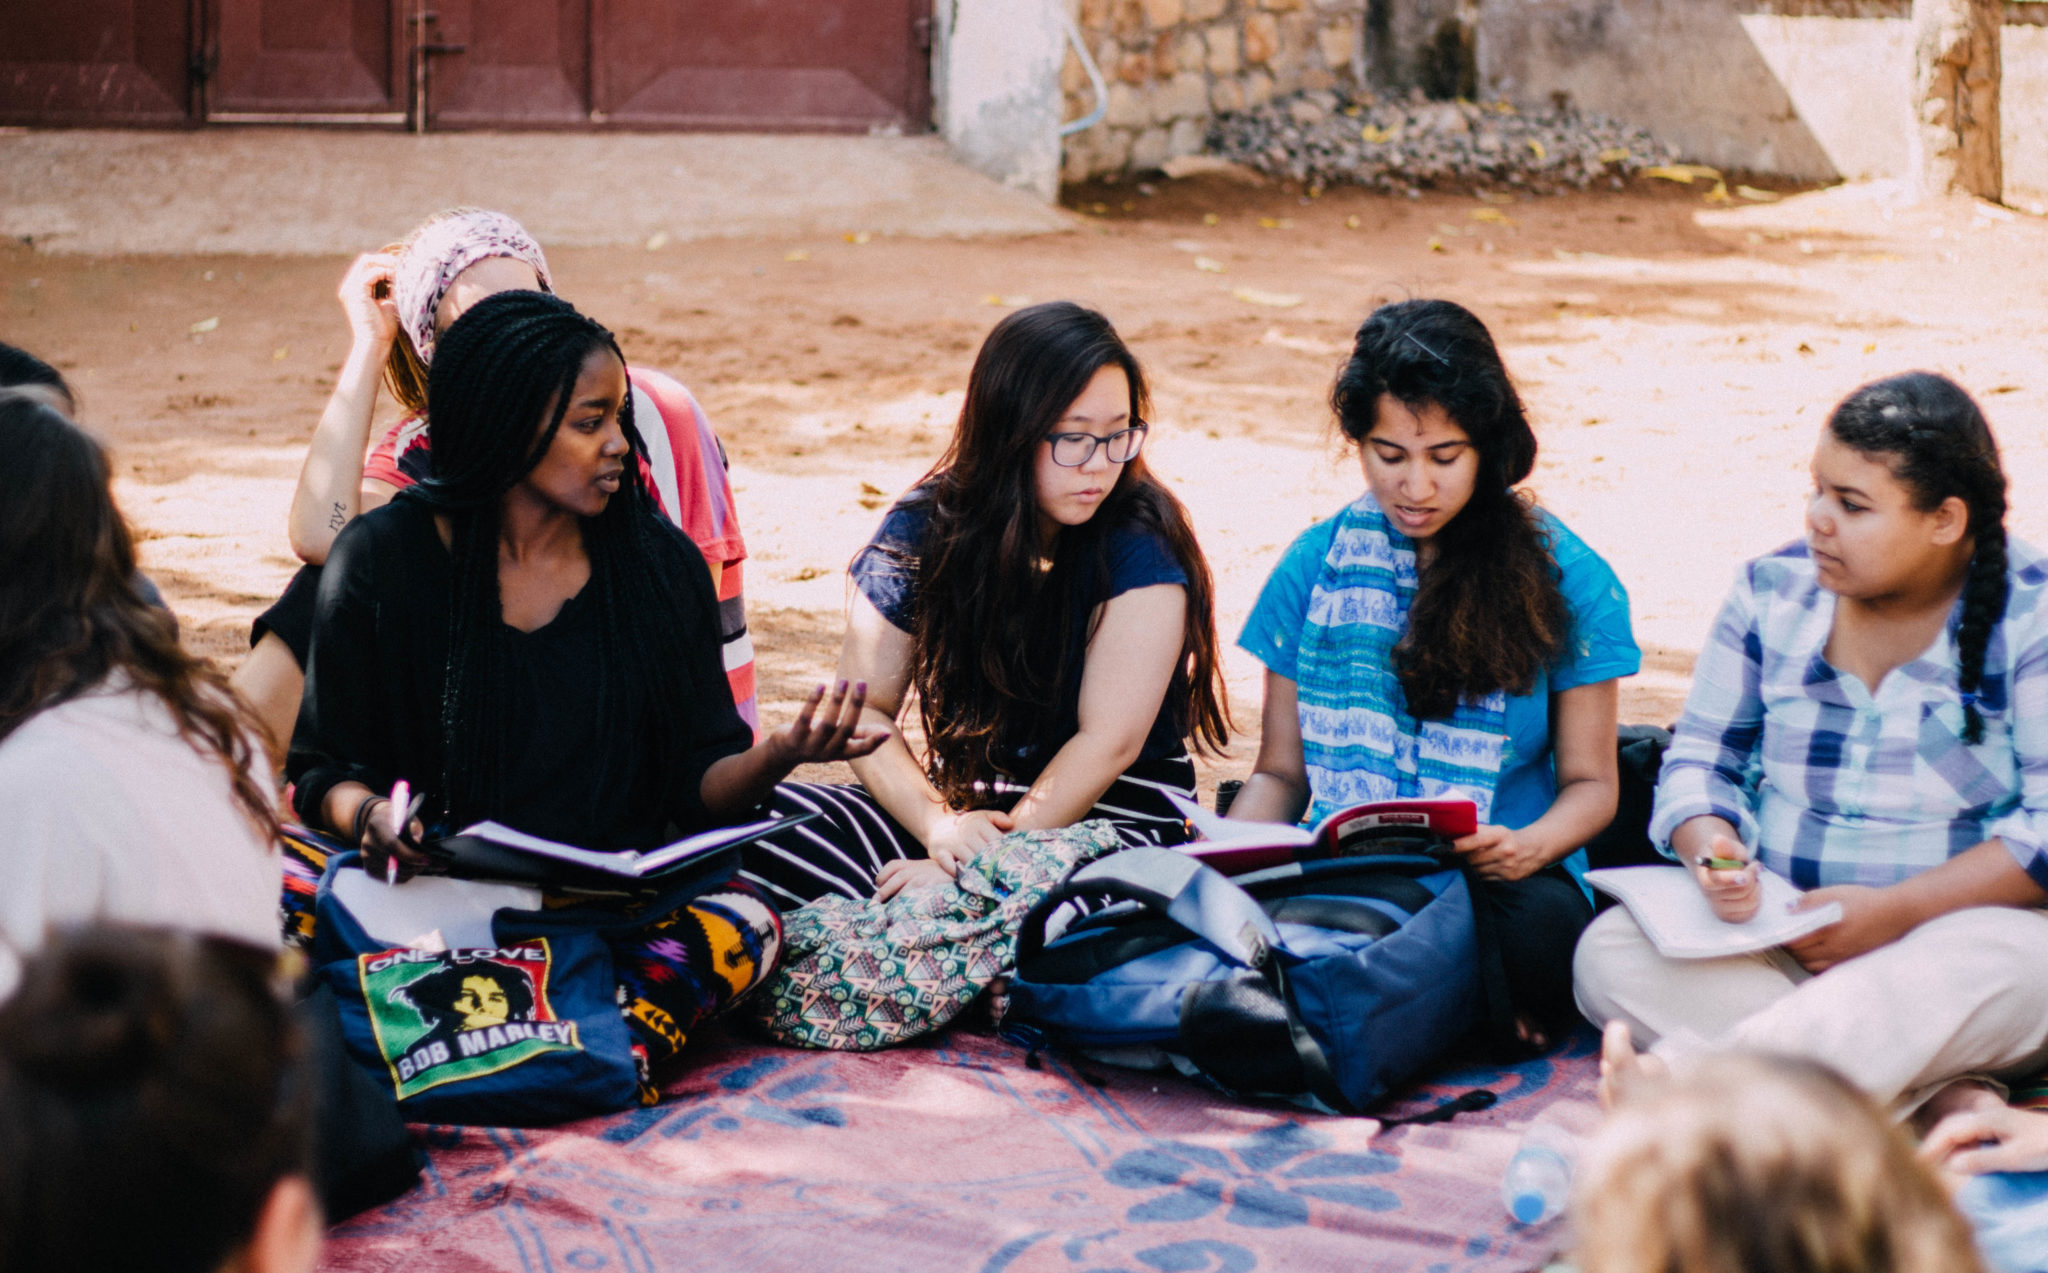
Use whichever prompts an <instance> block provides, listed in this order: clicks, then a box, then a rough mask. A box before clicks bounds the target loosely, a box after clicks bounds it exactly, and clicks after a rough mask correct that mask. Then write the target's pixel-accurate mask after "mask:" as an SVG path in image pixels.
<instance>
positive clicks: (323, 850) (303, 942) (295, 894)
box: [278, 822, 345, 948]
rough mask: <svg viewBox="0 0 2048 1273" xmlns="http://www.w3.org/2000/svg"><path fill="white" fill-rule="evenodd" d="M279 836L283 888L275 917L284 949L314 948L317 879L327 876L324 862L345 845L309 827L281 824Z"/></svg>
mask: <svg viewBox="0 0 2048 1273" xmlns="http://www.w3.org/2000/svg"><path fill="white" fill-rule="evenodd" d="M281 831H282V834H281V835H280V836H279V837H278V841H279V843H280V844H282V845H283V846H284V854H283V857H284V889H283V892H282V893H281V894H280V895H279V899H278V916H279V920H280V926H281V928H282V931H283V934H284V943H285V945H287V946H298V947H302V948H310V947H311V946H312V945H313V901H314V898H315V896H316V895H317V894H318V893H319V891H320V877H321V876H322V875H325V874H326V873H327V859H328V858H330V857H332V856H334V855H335V854H337V853H341V852H344V851H345V848H344V846H343V845H342V844H341V843H340V842H338V841H335V840H330V839H328V838H327V837H326V836H324V835H321V834H320V833H319V832H318V831H315V830H313V829H312V828H310V827H303V826H300V825H299V824H298V823H296V822H287V823H284V824H283V825H282V827H281Z"/></svg>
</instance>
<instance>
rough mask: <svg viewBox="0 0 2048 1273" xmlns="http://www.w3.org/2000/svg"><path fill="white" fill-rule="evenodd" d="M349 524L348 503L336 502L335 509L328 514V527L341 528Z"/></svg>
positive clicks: (331, 528)
mask: <svg viewBox="0 0 2048 1273" xmlns="http://www.w3.org/2000/svg"><path fill="white" fill-rule="evenodd" d="M346 525H348V505H346V504H343V503H340V502H338V501H337V502H336V503H335V505H334V511H333V512H331V513H329V514H328V515H327V529H329V530H340V529H341V528H342V527H344V526H346Z"/></svg>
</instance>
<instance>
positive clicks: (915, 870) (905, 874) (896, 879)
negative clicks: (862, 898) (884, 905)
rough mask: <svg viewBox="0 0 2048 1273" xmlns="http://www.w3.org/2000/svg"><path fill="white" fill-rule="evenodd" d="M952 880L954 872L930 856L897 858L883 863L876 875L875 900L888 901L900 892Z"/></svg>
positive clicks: (938, 884)
mask: <svg viewBox="0 0 2048 1273" xmlns="http://www.w3.org/2000/svg"><path fill="white" fill-rule="evenodd" d="M952 882H953V873H952V872H951V871H948V870H946V869H945V868H943V867H941V866H940V865H939V864H938V863H937V862H934V861H932V860H931V859H930V858H897V859H896V860H895V861H894V862H885V863H883V864H882V869H881V872H880V873H879V874H877V875H876V876H875V900H876V901H878V902H886V901H888V900H889V899H890V898H892V897H894V896H896V895H897V894H898V893H902V892H906V891H915V890H917V889H921V888H937V887H939V886H940V885H941V884H950V883H952Z"/></svg>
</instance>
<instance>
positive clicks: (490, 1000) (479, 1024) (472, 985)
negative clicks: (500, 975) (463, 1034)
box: [455, 975, 512, 1030]
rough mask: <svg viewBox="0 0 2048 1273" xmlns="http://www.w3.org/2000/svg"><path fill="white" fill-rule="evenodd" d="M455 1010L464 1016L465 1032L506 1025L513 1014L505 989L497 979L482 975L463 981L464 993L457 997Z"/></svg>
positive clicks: (463, 1025)
mask: <svg viewBox="0 0 2048 1273" xmlns="http://www.w3.org/2000/svg"><path fill="white" fill-rule="evenodd" d="M455 1010H456V1011H457V1012H460V1013H461V1014H462V1028H463V1029H465V1030H482V1029H486V1028H488V1027H490V1026H494V1025H504V1024H505V1022H506V1020H507V1019H508V1018H509V1017H510V1016H511V1014H512V1009H511V1007H510V1000H509V999H508V998H507V997H506V995H505V988H504V987H503V986H500V985H499V984H498V980H497V978H495V977H485V976H482V975H472V976H468V977H464V978H463V979H462V993H461V994H460V995H458V996H456V999H455Z"/></svg>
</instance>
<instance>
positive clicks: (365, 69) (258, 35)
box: [206, 0, 405, 124]
mask: <svg viewBox="0 0 2048 1273" xmlns="http://www.w3.org/2000/svg"><path fill="white" fill-rule="evenodd" d="M400 2H401V0H211V7H212V24H213V31H212V39H211V41H210V48H209V52H210V54H211V56H210V57H209V61H210V62H211V63H212V66H213V74H212V77H211V78H210V80H209V81H208V83H207V91H206V114H207V118H208V119H211V120H217V121H220V122H223V123H235V122H248V121H251V120H262V119H269V118H276V117H280V116H282V117H285V118H288V119H291V118H301V117H310V118H311V119H312V120H313V121H316V122H317V121H320V120H340V121H346V122H357V123H384V124H401V123H404V122H405V114H404V112H405V77H404V62H403V61H402V54H401V53H400V51H399V29H400V26H401V23H400V21H399V20H398V17H397V15H396V14H395V13H394V12H393V10H394V9H395V8H398V7H399V3H400Z"/></svg>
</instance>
